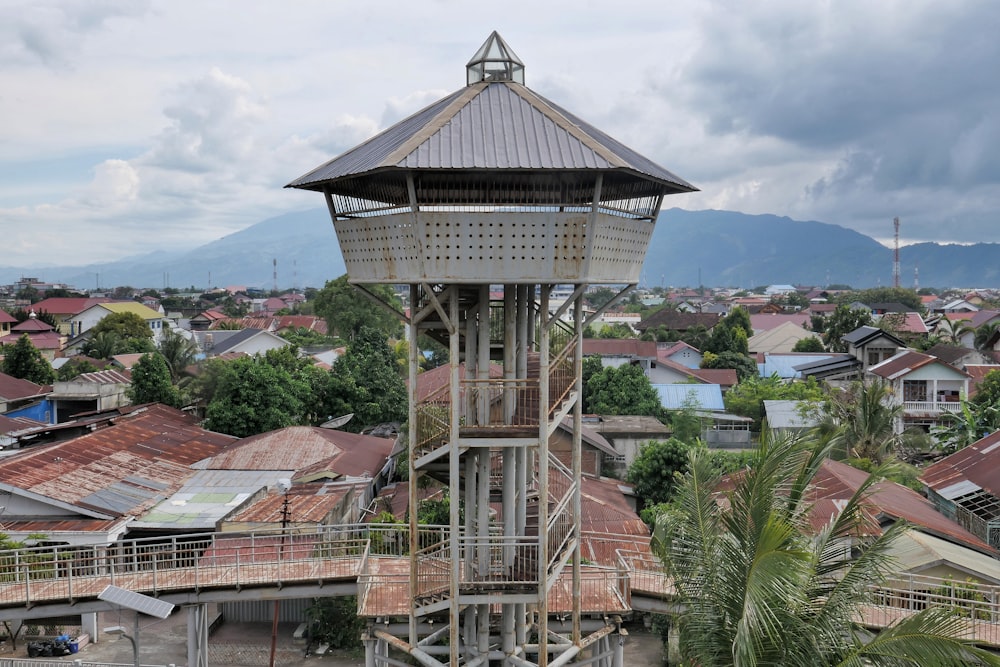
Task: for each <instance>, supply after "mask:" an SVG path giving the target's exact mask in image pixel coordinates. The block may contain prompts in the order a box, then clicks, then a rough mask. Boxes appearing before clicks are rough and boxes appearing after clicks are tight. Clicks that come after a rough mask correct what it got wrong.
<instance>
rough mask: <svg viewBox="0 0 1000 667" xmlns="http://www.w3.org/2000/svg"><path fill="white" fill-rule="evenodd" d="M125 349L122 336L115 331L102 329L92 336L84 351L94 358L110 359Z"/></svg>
mask: <svg viewBox="0 0 1000 667" xmlns="http://www.w3.org/2000/svg"><path fill="white" fill-rule="evenodd" d="M124 351H125V348H124V345H123V343H122V337H121V336H119V335H118V334H117V333H115V332H114V331H101V332H99V333H96V334H93V335H91V336H90V340H88V341H87V345H86V346H85V347H84V353H85V354H86V355H87V356H89V357H93V358H94V359H110V358H111V357H113V356H115V355H116V354H122V353H123V352H124Z"/></svg>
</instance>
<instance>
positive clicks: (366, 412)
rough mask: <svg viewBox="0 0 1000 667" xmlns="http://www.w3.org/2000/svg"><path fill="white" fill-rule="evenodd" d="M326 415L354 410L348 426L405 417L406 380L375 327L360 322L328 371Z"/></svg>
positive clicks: (372, 424)
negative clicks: (356, 330) (353, 334)
mask: <svg viewBox="0 0 1000 667" xmlns="http://www.w3.org/2000/svg"><path fill="white" fill-rule="evenodd" d="M327 408H328V412H329V415H330V416H332V417H337V416H340V415H343V414H347V413H354V418H353V419H352V420H351V421H350V422H349V423H348V425H347V427H345V428H349V429H354V430H361V429H362V428H364V427H366V426H375V425H377V424H381V423H384V422H395V421H398V422H403V421H406V417H407V413H408V411H407V393H406V383H405V382H403V377H402V375H401V374H400V369H399V366H398V364H397V363H396V356H395V354H394V353H393V351H392V348H390V347H389V345H388V343H387V342H386V340H385V336H384V335H383V334H382V333H381V332H379V331H378V330H376V329H373V328H371V327H366V326H362V327H360V328H359V329H358V332H357V334H356V335H355V337H354V340H353V341H352V342H351V344H350V345H349V346H348V348H347V352H345V353H344V354H343V355H342V356H341V357H339V358H338V359H337V361H335V362H334V364H333V370H332V371H331V372H330V385H329V400H328V403H327Z"/></svg>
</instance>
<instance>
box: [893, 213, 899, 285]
mask: <svg viewBox="0 0 1000 667" xmlns="http://www.w3.org/2000/svg"><path fill="white" fill-rule="evenodd" d="M892 226H893V227H894V228H895V229H896V234H895V238H896V247H895V250H894V251H893V258H892V286H893V287H895V288H897V289H898V288H899V218H893V219H892Z"/></svg>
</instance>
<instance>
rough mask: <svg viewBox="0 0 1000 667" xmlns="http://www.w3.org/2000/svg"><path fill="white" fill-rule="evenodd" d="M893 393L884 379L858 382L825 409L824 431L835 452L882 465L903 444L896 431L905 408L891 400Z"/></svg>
mask: <svg viewBox="0 0 1000 667" xmlns="http://www.w3.org/2000/svg"><path fill="white" fill-rule="evenodd" d="M891 394H892V389H891V387H890V386H889V384H888V383H887V382H885V381H884V380H882V379H881V378H870V379H866V380H862V381H858V382H854V383H852V384H851V386H850V387H849V388H848V389H847V390H846V391H845V392H843V393H841V394H840V395H835V396H833V397H831V399H830V401H829V402H828V403H827V404H826V406H825V411H826V415H825V420H826V423H825V424H823V428H824V429H825V430H826V432H827V433H828V434H829V437H830V440H831V445H833V447H834V451H836V452H839V453H840V454H841V455H843V456H846V457H855V458H861V459H871V460H872V461H874V462H875V463H881V462H882V461H884V460H885V459H886V458H888V457H890V456H891V455H892V454H893V453H894V452H895V451H896V450H897V449H898V448H899V446H900V444H901V443H902V435H901V434H900V433H897V431H896V422H897V421H898V419H899V416H900V413H901V412H902V407H901V406H900V405H898V404H896V403H894V402H892V400H891Z"/></svg>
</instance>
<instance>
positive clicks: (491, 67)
mask: <svg viewBox="0 0 1000 667" xmlns="http://www.w3.org/2000/svg"><path fill="white" fill-rule="evenodd" d="M465 78H466V83H467V84H468V85H470V86H471V85H472V84H474V83H479V82H481V81H487V82H489V81H513V82H514V83H519V84H521V85H522V86H523V85H524V63H522V62H521V59H520V58H518V57H517V56H516V55H515V54H514V52H513V51H512V50H511V48H510V47H509V46H507V42H505V41H503V37H501V36H500V35H499V34H498V33H497V31H496V30H494V31H493V32H492V33H491V34H490V36H489V37H488V38H487V39H486V41H485V42H484V43H483V45H482V46H480V47H479V50H478V51H476V55H474V56H472V60H470V61H469V63H468V64H467V65H466V66H465Z"/></svg>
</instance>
